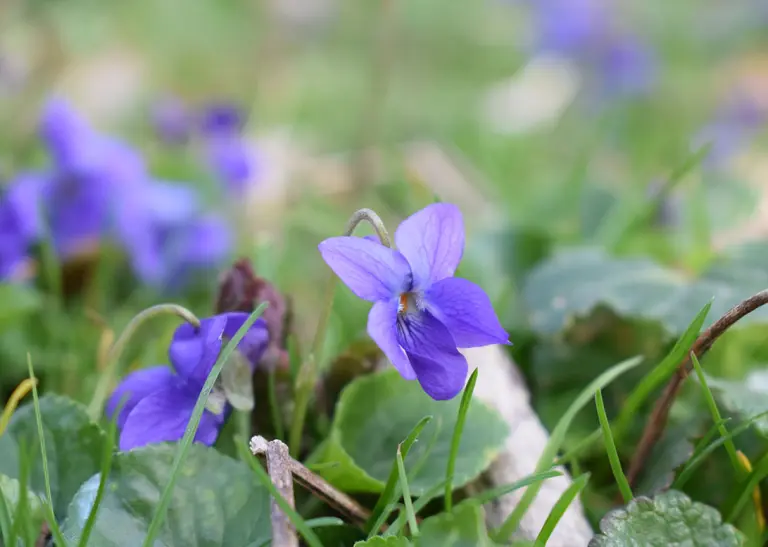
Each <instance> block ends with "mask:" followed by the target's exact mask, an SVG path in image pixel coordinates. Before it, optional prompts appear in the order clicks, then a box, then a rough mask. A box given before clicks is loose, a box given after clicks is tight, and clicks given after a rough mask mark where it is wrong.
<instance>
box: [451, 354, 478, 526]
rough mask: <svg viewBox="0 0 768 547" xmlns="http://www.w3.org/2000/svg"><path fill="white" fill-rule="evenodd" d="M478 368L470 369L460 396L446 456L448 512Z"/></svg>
mask: <svg viewBox="0 0 768 547" xmlns="http://www.w3.org/2000/svg"><path fill="white" fill-rule="evenodd" d="M477 372H478V369H475V370H474V371H472V375H471V376H470V377H469V381H468V382H467V386H466V387H465V388H464V393H463V394H462V396H461V404H460V405H459V416H458V418H457V419H456V427H454V429H453V438H452V439H451V452H450V454H449V456H448V467H447V468H446V470H445V510H446V511H447V512H450V511H451V509H452V508H453V476H454V474H455V471H456V458H457V457H458V456H459V446H460V445H461V434H462V433H463V432H464V424H465V423H466V421H467V410H469V403H471V402H472V393H474V391H475V383H476V382H477Z"/></svg>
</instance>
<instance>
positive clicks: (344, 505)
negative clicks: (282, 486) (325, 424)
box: [250, 435, 371, 526]
mask: <svg viewBox="0 0 768 547" xmlns="http://www.w3.org/2000/svg"><path fill="white" fill-rule="evenodd" d="M277 446H280V447H281V448H280V449H279V450H281V451H282V450H283V449H284V450H286V451H287V450H288V447H287V446H286V445H285V443H283V442H282V441H279V440H274V441H269V442H268V441H267V440H266V439H265V438H264V437H261V436H258V435H257V436H255V437H253V438H252V439H251V443H250V447H251V452H252V453H253V454H254V455H255V456H266V457H267V466H268V467H269V454H270V449H272V450H277V448H274V449H273V448H272V447H277ZM285 454H286V457H285V458H281V459H280V465H281V466H282V468H283V469H286V470H287V471H289V472H290V473H291V475H293V478H294V479H295V480H296V482H298V483H299V484H300V485H301V486H303V487H304V488H306V489H307V490H309V491H310V492H312V494H314V495H315V496H317V497H318V498H320V499H322V500H323V501H325V502H326V503H327V504H328V505H330V506H331V507H333V508H334V509H336V510H337V511H338V512H339V513H341V514H342V515H344V516H345V517H347V519H348V520H349V521H351V522H352V523H353V524H355V525H357V526H363V525H365V523H366V522H367V521H368V519H369V518H370V516H371V512H370V511H368V509H366V508H364V507H363V506H361V505H360V504H359V503H357V502H356V501H355V500H353V499H352V498H350V497H349V496H347V495H346V494H345V493H343V492H339V491H338V490H336V488H334V487H333V486H331V485H330V484H329V483H328V482H326V481H325V480H324V479H323V478H321V477H320V476H318V475H317V474H316V473H313V472H312V471H310V470H309V469H307V467H306V466H304V464H302V463H301V462H298V461H296V460H294V459H293V458H291V457H290V456H288V455H287V454H288V453H287V452H286V453H285ZM269 473H270V476H272V471H271V470H269ZM273 482H274V478H273ZM276 486H277V484H276ZM278 488H279V487H278ZM281 493H282V491H281ZM290 501H291V502H292V501H293V486H291V500H290ZM274 510H275V508H274V506H273V511H274ZM278 511H279V509H278ZM273 526H274V521H273Z"/></svg>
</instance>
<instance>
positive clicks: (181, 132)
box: [152, 97, 192, 144]
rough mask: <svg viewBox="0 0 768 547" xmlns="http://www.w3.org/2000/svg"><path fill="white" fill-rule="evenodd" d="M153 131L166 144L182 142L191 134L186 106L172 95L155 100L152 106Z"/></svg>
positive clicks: (189, 118)
mask: <svg viewBox="0 0 768 547" xmlns="http://www.w3.org/2000/svg"><path fill="white" fill-rule="evenodd" d="M152 123H153V125H154V127H155V131H156V132H157V134H158V135H159V136H160V138H161V139H163V140H164V141H165V142H167V143H168V144H184V143H186V142H187V141H188V140H189V138H190V136H191V134H192V120H191V116H190V113H189V111H188V110H187V107H186V106H185V105H184V103H183V102H182V101H180V100H179V99H176V98H174V97H166V98H164V99H161V100H159V101H157V102H156V103H155V104H154V106H153V108H152Z"/></svg>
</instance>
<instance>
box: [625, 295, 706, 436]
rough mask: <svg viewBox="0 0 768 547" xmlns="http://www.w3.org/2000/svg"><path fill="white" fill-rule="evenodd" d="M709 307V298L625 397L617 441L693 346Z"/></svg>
mask: <svg viewBox="0 0 768 547" xmlns="http://www.w3.org/2000/svg"><path fill="white" fill-rule="evenodd" d="M711 307H712V301H711V300H710V301H709V302H708V303H707V304H706V305H705V306H704V307H703V308H701V310H700V311H699V313H697V314H696V317H694V319H693V321H691V324H690V325H688V328H687V329H685V332H684V333H683V335H682V336H681V337H680V338H679V339H678V340H677V342H676V343H675V345H674V347H673V348H672V350H671V351H670V352H669V353H668V354H667V355H666V357H664V359H662V360H661V362H660V363H659V364H658V365H656V366H655V367H654V368H653V370H652V371H651V372H649V373H648V374H647V375H646V376H645V377H644V378H643V379H642V380H641V381H640V383H639V384H638V385H637V387H636V388H635V389H634V390H632V393H630V395H629V397H627V400H626V401H625V402H624V404H623V405H622V408H621V411H619V416H618V418H617V419H616V421H615V423H614V427H613V430H614V435H615V438H616V439H617V440H618V441H619V442H620V441H621V439H623V438H624V437H625V435H626V433H627V430H628V429H629V426H630V424H631V423H632V421H633V420H634V419H635V418H636V417H637V415H638V412H639V411H640V407H641V406H642V405H643V403H645V401H646V400H647V399H648V397H650V396H651V394H652V393H653V392H654V391H655V390H656V389H658V388H659V387H661V385H663V384H664V383H665V382H666V381H667V380H668V379H669V378H670V376H672V374H674V372H675V370H676V369H677V366H678V365H679V364H680V362H681V361H682V360H683V359H684V358H685V356H686V355H688V352H689V351H690V350H691V346H693V343H694V342H695V341H696V338H698V336H699V332H701V327H702V326H703V325H704V321H706V319H707V315H708V314H709V309H710V308H711Z"/></svg>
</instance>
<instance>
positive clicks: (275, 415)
mask: <svg viewBox="0 0 768 547" xmlns="http://www.w3.org/2000/svg"><path fill="white" fill-rule="evenodd" d="M275 384H276V379H275V371H274V370H270V371H269V373H268V376H267V398H268V399H269V412H270V414H271V416H272V427H274V428H275V438H276V439H281V440H282V439H284V438H285V427H284V426H283V418H282V416H281V415H280V405H279V404H278V403H277V386H276V385H275Z"/></svg>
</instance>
